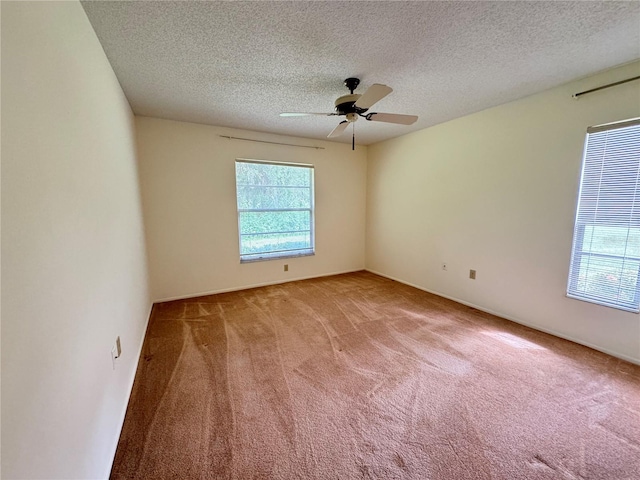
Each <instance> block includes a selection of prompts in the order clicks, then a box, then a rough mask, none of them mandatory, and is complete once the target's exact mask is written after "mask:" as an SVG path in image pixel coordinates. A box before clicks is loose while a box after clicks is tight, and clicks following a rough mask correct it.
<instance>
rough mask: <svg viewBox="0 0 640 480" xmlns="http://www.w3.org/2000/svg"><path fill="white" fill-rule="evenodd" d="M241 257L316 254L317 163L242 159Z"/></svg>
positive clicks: (239, 181)
mask: <svg viewBox="0 0 640 480" xmlns="http://www.w3.org/2000/svg"><path fill="white" fill-rule="evenodd" d="M236 193H237V198H238V230H239V233H240V262H241V263H243V262H251V261H255V260H268V259H272V258H283V257H297V256H302V255H313V254H314V235H313V226H314V225H313V224H314V221H313V216H314V211H313V165H303V164H290V163H275V162H261V161H258V160H241V159H238V160H236Z"/></svg>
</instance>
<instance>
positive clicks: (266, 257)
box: [240, 251, 316, 264]
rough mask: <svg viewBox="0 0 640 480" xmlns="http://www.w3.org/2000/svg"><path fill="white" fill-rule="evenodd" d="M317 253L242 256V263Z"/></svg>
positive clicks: (308, 255) (310, 255)
mask: <svg viewBox="0 0 640 480" xmlns="http://www.w3.org/2000/svg"><path fill="white" fill-rule="evenodd" d="M315 254H316V252H315V251H314V252H305V253H295V254H286V255H273V254H271V255H269V254H265V255H264V256H262V257H255V258H242V257H240V263H241V264H242V263H255V262H266V261H267V260H282V259H285V258H298V257H312V256H314V255H315Z"/></svg>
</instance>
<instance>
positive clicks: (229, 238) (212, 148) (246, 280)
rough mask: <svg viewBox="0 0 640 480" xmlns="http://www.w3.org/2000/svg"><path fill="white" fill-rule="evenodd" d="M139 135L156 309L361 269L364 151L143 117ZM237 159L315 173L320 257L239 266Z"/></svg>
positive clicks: (314, 141)
mask: <svg viewBox="0 0 640 480" xmlns="http://www.w3.org/2000/svg"><path fill="white" fill-rule="evenodd" d="M136 130H137V135H138V152H139V157H140V169H141V170H140V176H141V179H142V193H143V204H144V216H145V225H146V229H147V230H146V232H147V238H148V242H147V246H148V254H149V265H150V275H151V282H152V286H153V288H152V290H153V298H154V299H155V300H160V299H168V298H176V297H184V296H194V295H197V294H200V293H208V292H219V291H224V290H233V289H239V288H246V287H250V286H254V285H261V284H267V283H276V282H284V281H288V280H293V279H298V278H306V277H314V276H319V275H328V274H332V273H340V272H346V271H353V270H359V269H362V268H364V231H365V230H364V228H365V227H364V225H365V223H364V222H365V202H366V185H365V182H366V151H367V149H366V147H357V149H356V151H355V152H352V151H351V146H350V145H345V144H336V143H331V142H323V141H317V140H308V139H301V138H294V137H281V136H276V135H269V134H264V133H257V132H247V131H242V130H234V129H226V128H218V127H211V126H206V125H197V124H192V123H183V122H174V121H168V120H160V119H156V118H146V117H136ZM219 135H230V136H236V137H244V138H253V139H259V140H265V141H272V142H284V143H294V144H301V145H316V146H322V147H324V149H323V150H316V149H310V148H300V147H290V146H282V145H272V144H267V143H255V142H246V141H239V140H229V139H226V138H221V137H220V136H219ZM236 158H253V159H259V160H275V161H282V162H301V163H311V164H313V165H314V166H315V219H316V254H315V255H314V256H310V257H301V258H289V259H282V260H269V261H264V262H254V263H245V264H240V259H239V251H238V216H237V211H236V192H235V159H236ZM285 263H286V264H288V265H289V271H288V272H284V268H283V265H284V264H285Z"/></svg>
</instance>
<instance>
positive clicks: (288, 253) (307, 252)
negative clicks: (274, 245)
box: [234, 158, 316, 264]
mask: <svg viewBox="0 0 640 480" xmlns="http://www.w3.org/2000/svg"><path fill="white" fill-rule="evenodd" d="M238 163H250V164H259V165H275V166H279V167H294V168H306V169H307V170H308V171H309V175H310V182H309V197H310V198H309V204H310V206H309V208H274V209H241V208H240V206H239V203H238V201H239V191H238V176H237V166H238ZM234 167H235V169H234V174H235V188H236V213H237V221H238V253H239V258H240V263H241V264H242V263H254V262H263V261H268V260H281V259H287V258H298V257H308V256H313V255H315V252H316V242H315V167H314V165H313V164H309V163H297V162H280V161H273V160H257V159H252V158H236V159H235V162H234ZM283 187H285V186H283ZM285 188H286V187H285ZM305 188H306V187H305ZM278 211H281V212H289V211H305V212H306V211H308V212H309V243H310V246H309V248H304V249H298V250H273V251H269V252H261V253H253V254H243V253H242V237H243V235H247V234H243V233H242V221H241V213H245V212H278ZM294 232H295V231H291V232H273V233H294ZM268 233H270V232H268ZM295 252H297V253H295ZM243 257H244V258H243ZM247 257H250V258H247Z"/></svg>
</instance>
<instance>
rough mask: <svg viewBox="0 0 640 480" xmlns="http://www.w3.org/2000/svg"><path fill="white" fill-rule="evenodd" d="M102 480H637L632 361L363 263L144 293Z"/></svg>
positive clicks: (636, 385) (639, 417) (639, 380)
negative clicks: (356, 267) (265, 283)
mask: <svg viewBox="0 0 640 480" xmlns="http://www.w3.org/2000/svg"><path fill="white" fill-rule="evenodd" d="M111 477H112V478H113V479H125V478H126V479H133V478H136V479H170V478H175V479H196V478H197V479H218V478H220V479H225V478H233V479H239V480H244V479H340V480H342V479H369V478H371V479H437V480H440V479H456V480H462V479H485V478H486V479H489V478H490V479H509V480H513V479H615V480H622V479H639V478H640V367H639V366H635V365H632V364H630V363H627V362H624V361H622V360H618V359H616V358H613V357H610V356H608V355H605V354H602V353H599V352H596V351H594V350H591V349H589V348H586V347H582V346H580V345H576V344H574V343H571V342H568V341H565V340H561V339H559V338H556V337H553V336H550V335H546V334H544V333H540V332H537V331H535V330H531V329H528V328H526V327H522V326H520V325H517V324H515V323H512V322H509V321H507V320H502V319H500V318H497V317H494V316H491V315H488V314H485V313H482V312H479V311H477V310H474V309H472V308H469V307H465V306H462V305H460V304H457V303H454V302H451V301H448V300H445V299H442V298H440V297H437V296H434V295H430V294H428V293H425V292H422V291H420V290H417V289H414V288H412V287H408V286H406V285H402V284H400V283H397V282H393V281H391V280H387V279H384V278H382V277H379V276H376V275H373V274H371V273H367V272H358V273H353V274H346V275H338V276H333V277H325V278H318V279H313V280H305V281H299V282H292V283H288V284H283V285H276V286H270V287H263V288H256V289H251V290H244V291H239V292H233V293H225V294H219V295H210V296H206V297H200V298H194V299H189V300H183V301H175V302H167V303H162V304H157V305H155V306H154V309H153V313H152V318H151V320H150V324H149V330H148V332H147V336H146V340H145V343H144V348H143V354H142V358H141V359H140V364H139V367H138V372H137V375H136V379H135V384H134V388H133V393H132V396H131V400H130V403H129V407H128V411H127V416H126V420H125V424H124V427H123V430H122V435H121V438H120V443H119V445H118V451H117V454H116V458H115V462H114V466H113V470H112V475H111Z"/></svg>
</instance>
